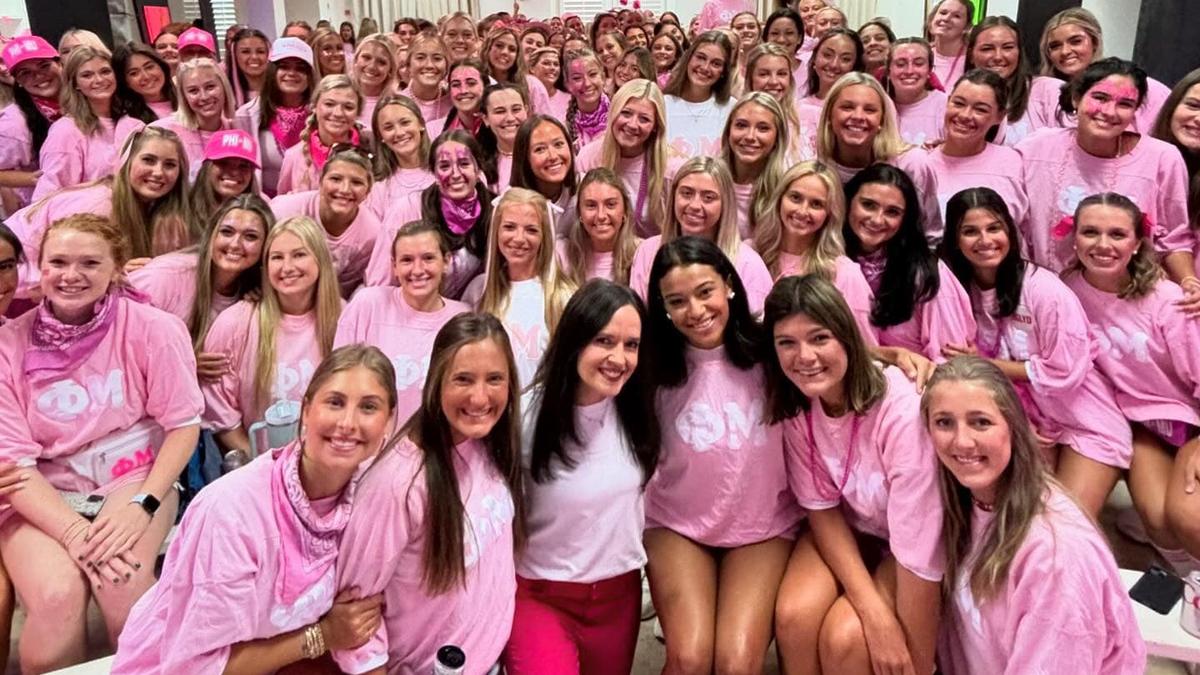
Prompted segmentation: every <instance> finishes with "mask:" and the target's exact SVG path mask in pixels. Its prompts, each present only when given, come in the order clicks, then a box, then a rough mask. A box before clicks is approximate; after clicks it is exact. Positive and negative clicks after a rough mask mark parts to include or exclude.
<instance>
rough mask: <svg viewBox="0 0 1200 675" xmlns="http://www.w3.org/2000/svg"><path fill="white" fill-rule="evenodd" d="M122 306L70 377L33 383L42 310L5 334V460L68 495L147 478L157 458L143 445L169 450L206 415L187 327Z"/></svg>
mask: <svg viewBox="0 0 1200 675" xmlns="http://www.w3.org/2000/svg"><path fill="white" fill-rule="evenodd" d="M116 302H117V303H118V304H117V307H116V310H115V316H114V318H113V322H112V325H111V326H110V328H109V329H108V333H107V334H106V335H105V336H104V337H103V338H102V339H101V340H100V343H99V344H98V345H97V346H96V348H95V350H94V351H93V352H92V353H91V355H89V356H88V357H87V358H86V359H85V360H84V361H83V362H82V363H80V364H79V366H78V367H77V368H75V369H74V370H73V371H72V372H70V373H69V374H67V375H63V376H53V375H51V376H40V377H39V376H35V377H32V378H31V377H29V376H26V375H25V374H24V368H25V356H26V353H27V352H28V351H29V350H30V349H31V348H32V347H31V341H32V331H33V321H34V318H35V317H36V316H37V312H36V311H30V312H26V313H25V314H23V315H21V316H20V317H18V318H16V319H13V320H11V321H8V322H6V323H5V324H4V325H3V326H2V327H0V417H3V419H5V420H6V421H5V423H4V424H0V459H2V460H4V461H8V462H15V463H16V464H17V465H19V466H26V467H28V466H35V465H36V466H37V467H38V469H39V471H41V472H42V474H43V475H44V476H45V477H46V478H47V480H49V481H50V483H51V484H52V485H54V487H56V488H58V489H60V490H72V491H77V492H93V491H96V490H97V489H99V488H103V487H104V486H105V485H109V484H111V483H114V482H116V481H118V480H125V479H128V478H130V477H133V476H136V475H138V472H141V473H142V477H144V474H145V473H146V472H148V471H149V469H150V465H151V464H153V462H154V456H155V454H157V452H158V446H157V445H153V446H150V447H147V446H144V445H142V444H143V443H145V442H146V438H147V435H148V436H149V438H150V439H151V441H152V442H157V443H161V440H162V436H163V435H164V434H165V433H166V432H170V431H173V430H175V429H179V428H181V427H186V426H190V425H193V424H196V423H198V422H199V421H200V412H201V411H202V410H203V409H204V401H203V399H202V398H201V396H200V389H199V387H197V385H196V358H195V356H194V355H193V354H192V344H191V340H190V339H189V338H188V334H187V329H186V328H184V326H183V324H182V323H181V322H180V321H179V319H176V318H175V317H173V316H171V315H170V314H167V313H166V312H163V311H161V310H158V309H155V308H153V307H151V306H150V305H146V304H143V303H140V302H136V301H134V300H131V299H129V298H124V297H122V298H118V299H117V300H116ZM139 428H141V429H143V430H145V431H146V432H147V434H146V435H143V434H140V433H135V432H136V430H137V429H139ZM130 444H134V446H136V447H131V445H130ZM100 453H103V454H102V455H101V454H100Z"/></svg>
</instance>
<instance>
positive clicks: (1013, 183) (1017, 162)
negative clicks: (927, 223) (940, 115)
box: [929, 143, 1029, 232]
mask: <svg viewBox="0 0 1200 675" xmlns="http://www.w3.org/2000/svg"><path fill="white" fill-rule="evenodd" d="M944 149H945V146H941V147H938V148H935V149H934V150H932V151H930V152H929V167H930V168H931V169H933V171H934V173H936V174H937V177H938V183H937V188H938V195H937V200H938V205H939V208H940V209H941V212H942V213H943V214H944V213H946V204H947V203H948V202H949V201H950V198H951V197H953V196H954V195H956V194H958V193H959V192H962V191H963V190H967V189H969V188H975V187H986V188H991V189H993V190H995V191H996V193H997V194H999V195H1000V197H1001V198H1003V199H1004V203H1005V204H1007V205H1008V212H1009V214H1011V215H1012V217H1013V222H1014V223H1016V224H1017V227H1018V228H1020V229H1021V231H1022V232H1024V226H1025V219H1026V218H1027V217H1028V215H1029V198H1028V197H1027V196H1026V195H1025V181H1024V178H1023V174H1024V171H1025V165H1024V163H1023V162H1022V160H1021V155H1020V154H1019V153H1018V152H1017V151H1016V150H1013V149H1012V148H1009V147H1005V146H1003V145H996V144H994V143H988V144H987V145H986V146H984V148H983V152H981V153H979V154H978V155H971V156H970V157H952V156H950V155H947V154H946V153H945V151H944Z"/></svg>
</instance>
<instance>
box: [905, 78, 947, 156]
mask: <svg viewBox="0 0 1200 675" xmlns="http://www.w3.org/2000/svg"><path fill="white" fill-rule="evenodd" d="M948 98H949V97H948V96H946V94H945V93H943V92H940V91H938V90H936V89H933V90H930V91H928V92H926V94H925V98H923V99H921V100H920V101H917V102H916V103H910V104H908V105H901V104H899V103H897V104H896V116H897V118H898V119H899V121H900V137H901V138H903V139H904V142H905V143H910V144H912V145H917V146H923V145H925V144H926V143H938V142H940V141H941V140H942V139H943V138H945V127H946V124H945V123H946V101H947V100H948Z"/></svg>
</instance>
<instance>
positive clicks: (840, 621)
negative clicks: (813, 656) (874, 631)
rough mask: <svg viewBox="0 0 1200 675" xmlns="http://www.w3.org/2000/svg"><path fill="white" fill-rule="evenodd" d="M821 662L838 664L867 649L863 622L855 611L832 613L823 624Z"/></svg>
mask: <svg viewBox="0 0 1200 675" xmlns="http://www.w3.org/2000/svg"><path fill="white" fill-rule="evenodd" d="M819 644H820V652H821V662H822V663H823V664H837V663H841V662H843V661H846V660H848V659H850V658H852V657H854V656H855V655H857V654H859V653H860V652H861V651H862V650H864V649H866V644H867V643H866V637H865V636H864V635H863V628H862V622H861V621H859V619H858V616H857V615H856V614H854V612H838V613H837V614H836V615H835V614H830V615H829V616H827V617H826V618H825V622H824V623H823V624H822V625H821V637H820V643H819Z"/></svg>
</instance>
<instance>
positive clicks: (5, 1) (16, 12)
mask: <svg viewBox="0 0 1200 675" xmlns="http://www.w3.org/2000/svg"><path fill="white" fill-rule="evenodd" d="M0 19H16V20H17V21H18V23H17V24H16V26H15V27H14V28H11V29H10V28H9V27H8V24H7V22H6V23H5V24H4V28H5V29H6V30H5V32H4V37H12V36H13V35H15V34H17V33H19V32H21V31H26V30H29V12H27V11H26V10H25V0H0Z"/></svg>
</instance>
